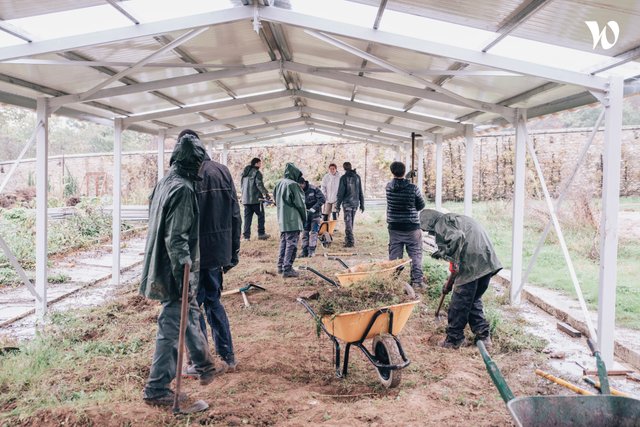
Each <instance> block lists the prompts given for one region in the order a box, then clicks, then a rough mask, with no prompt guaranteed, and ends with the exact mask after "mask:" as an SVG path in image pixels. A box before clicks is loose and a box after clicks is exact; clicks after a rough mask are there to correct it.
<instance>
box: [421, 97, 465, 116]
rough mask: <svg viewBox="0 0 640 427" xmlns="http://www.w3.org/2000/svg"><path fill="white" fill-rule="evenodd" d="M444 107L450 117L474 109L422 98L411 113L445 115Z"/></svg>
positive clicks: (461, 114)
mask: <svg viewBox="0 0 640 427" xmlns="http://www.w3.org/2000/svg"><path fill="white" fill-rule="evenodd" d="M443 108H444V109H445V110H446V113H447V117H448V118H456V117H460V116H463V115H465V114H468V113H470V112H472V111H474V110H473V109H471V108H466V107H461V106H458V105H446V106H445V104H443V103H441V102H433V101H429V100H427V99H421V100H420V101H418V103H417V104H416V105H414V106H413V107H412V108H411V110H409V112H410V113H416V114H423V115H427V116H437V117H443V116H444V114H443Z"/></svg>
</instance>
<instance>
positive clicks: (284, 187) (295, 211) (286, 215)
mask: <svg viewBox="0 0 640 427" xmlns="http://www.w3.org/2000/svg"><path fill="white" fill-rule="evenodd" d="M301 176H302V172H300V170H299V169H298V168H297V167H296V166H295V165H294V164H293V163H287V165H286V166H285V168H284V178H283V179H281V180H279V181H278V182H277V183H276V186H275V188H274V189H273V195H274V198H275V202H276V206H277V208H278V225H279V226H280V232H281V233H284V232H287V231H302V230H303V229H304V222H305V221H306V220H307V208H306V206H305V203H304V199H305V197H304V192H303V191H302V189H301V188H300V185H298V180H299V179H300V177H301Z"/></svg>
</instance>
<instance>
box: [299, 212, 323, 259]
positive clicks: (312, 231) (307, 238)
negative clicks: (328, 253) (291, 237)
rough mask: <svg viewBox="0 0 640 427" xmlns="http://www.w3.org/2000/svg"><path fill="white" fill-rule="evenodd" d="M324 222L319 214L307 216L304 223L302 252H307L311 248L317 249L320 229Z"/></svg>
mask: <svg viewBox="0 0 640 427" xmlns="http://www.w3.org/2000/svg"><path fill="white" fill-rule="evenodd" d="M321 222H322V220H321V218H320V217H319V216H317V217H315V218H313V217H307V220H306V221H305V223H304V231H303V232H302V253H303V254H307V253H309V251H310V250H313V251H314V250H315V249H316V245H317V244H318V230H320V223H321Z"/></svg>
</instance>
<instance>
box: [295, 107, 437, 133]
mask: <svg viewBox="0 0 640 427" xmlns="http://www.w3.org/2000/svg"><path fill="white" fill-rule="evenodd" d="M302 112H303V113H308V114H317V115H320V116H325V117H331V118H333V119H338V120H347V121H354V122H358V123H362V124H366V125H369V126H376V127H382V128H386V129H391V130H395V131H398V132H404V133H407V134H411V132H416V131H418V132H419V133H424V132H426V129H417V128H414V129H412V128H408V127H405V126H398V125H392V124H385V123H382V124H381V123H380V122H379V121H377V120H370V119H364V118H362V117H356V116H352V115H348V114H340V113H334V112H333V111H327V110H323V109H320V108H313V107H303V108H302Z"/></svg>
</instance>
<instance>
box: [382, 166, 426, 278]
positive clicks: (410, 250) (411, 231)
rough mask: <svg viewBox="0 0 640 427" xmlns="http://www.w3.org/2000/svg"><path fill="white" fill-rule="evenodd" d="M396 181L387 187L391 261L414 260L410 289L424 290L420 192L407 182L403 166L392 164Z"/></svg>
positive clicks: (422, 200) (422, 206)
mask: <svg viewBox="0 0 640 427" xmlns="http://www.w3.org/2000/svg"><path fill="white" fill-rule="evenodd" d="M390 169H391V173H392V174H393V179H392V180H391V181H389V183H388V184H387V187H386V192H387V228H388V230H389V259H390V260H394V259H400V258H402V257H403V256H404V250H405V248H406V250H407V255H409V257H410V258H411V286H413V287H414V288H415V289H417V288H421V287H422V277H423V273H422V230H420V218H419V217H418V213H419V212H420V211H421V210H422V209H424V206H425V204H424V199H423V198H422V194H420V190H419V189H418V187H417V186H416V185H415V184H412V183H411V181H409V180H407V179H405V178H404V174H405V171H406V167H405V165H404V163H401V162H393V163H391V167H390Z"/></svg>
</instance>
